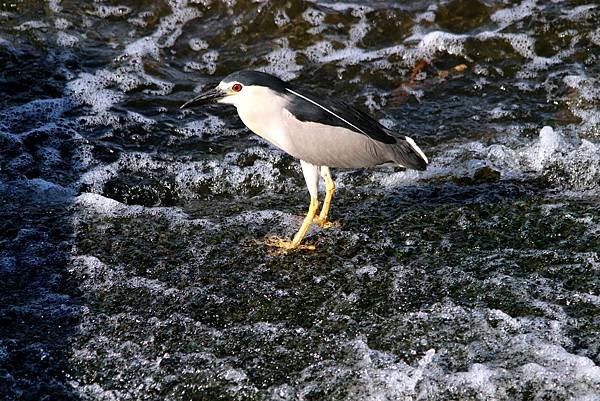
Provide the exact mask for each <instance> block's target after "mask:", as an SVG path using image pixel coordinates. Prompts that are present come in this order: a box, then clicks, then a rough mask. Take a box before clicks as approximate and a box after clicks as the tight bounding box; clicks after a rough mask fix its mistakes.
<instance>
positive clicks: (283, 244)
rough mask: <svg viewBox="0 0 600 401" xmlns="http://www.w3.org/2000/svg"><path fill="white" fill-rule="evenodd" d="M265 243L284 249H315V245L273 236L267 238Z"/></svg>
mask: <svg viewBox="0 0 600 401" xmlns="http://www.w3.org/2000/svg"><path fill="white" fill-rule="evenodd" d="M265 245H267V246H272V247H274V248H279V249H280V250H282V251H284V252H285V251H291V250H297V249H306V250H311V251H313V250H315V246H314V245H306V244H299V243H295V242H294V241H290V240H287V239H283V238H279V237H275V236H271V237H267V238H266V239H265Z"/></svg>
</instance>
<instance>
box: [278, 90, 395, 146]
mask: <svg viewBox="0 0 600 401" xmlns="http://www.w3.org/2000/svg"><path fill="white" fill-rule="evenodd" d="M287 89H289V90H292V91H293V92H296V93H298V94H300V95H302V96H304V97H306V98H308V99H310V100H312V101H313V102H316V103H318V104H319V105H320V106H322V107H319V106H317V105H316V104H314V103H312V102H311V101H309V100H306V99H304V98H302V97H300V96H297V95H296V94H294V93H293V92H289V91H288V92H289V95H290V96H288V98H289V99H290V103H289V105H288V107H289V111H290V113H292V114H293V115H294V117H296V118H297V119H298V120H300V121H312V122H316V123H321V124H326V125H333V126H336V127H343V128H347V129H349V130H352V131H354V132H358V133H360V134H363V135H366V136H368V137H370V138H372V139H374V140H376V141H379V142H383V143H386V144H393V143H396V138H395V137H394V136H392V135H390V134H389V131H388V130H387V128H385V127H384V126H383V125H381V124H380V123H379V122H378V121H376V120H375V119H373V118H372V117H371V116H369V115H368V114H367V113H365V112H363V111H360V110H358V109H356V108H354V107H352V106H350V105H349V104H346V103H344V102H342V101H340V100H322V99H319V98H318V97H316V96H314V95H311V94H309V93H307V92H306V91H304V90H302V89H299V88H295V87H290V86H288V88H287ZM317 99H319V100H317ZM357 128H358V130H357Z"/></svg>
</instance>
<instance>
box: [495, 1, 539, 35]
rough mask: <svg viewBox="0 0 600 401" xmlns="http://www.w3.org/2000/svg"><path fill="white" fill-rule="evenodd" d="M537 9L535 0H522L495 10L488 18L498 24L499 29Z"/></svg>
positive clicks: (529, 14)
mask: <svg viewBox="0 0 600 401" xmlns="http://www.w3.org/2000/svg"><path fill="white" fill-rule="evenodd" d="M536 9H537V4H536V0H524V1H522V2H521V3H519V4H518V5H516V6H514V7H507V8H501V9H499V10H496V11H495V12H494V13H493V14H492V15H491V16H490V19H491V20H492V21H494V22H496V23H498V24H499V25H500V29H502V28H504V27H506V26H508V25H510V24H512V23H514V22H517V21H521V20H523V19H524V18H527V17H529V16H531V15H532V14H533V12H534V11H535V10H536Z"/></svg>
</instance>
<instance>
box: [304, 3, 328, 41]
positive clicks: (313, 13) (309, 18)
mask: <svg viewBox="0 0 600 401" xmlns="http://www.w3.org/2000/svg"><path fill="white" fill-rule="evenodd" d="M302 18H304V20H305V21H306V22H308V23H309V24H311V25H312V26H313V27H312V28H310V29H309V30H308V33H310V34H311V35H316V34H318V33H321V32H322V31H323V30H324V29H326V28H327V26H326V24H325V23H324V21H325V13H324V12H323V11H320V10H316V9H314V8H312V7H308V8H307V9H306V10H304V11H303V12H302Z"/></svg>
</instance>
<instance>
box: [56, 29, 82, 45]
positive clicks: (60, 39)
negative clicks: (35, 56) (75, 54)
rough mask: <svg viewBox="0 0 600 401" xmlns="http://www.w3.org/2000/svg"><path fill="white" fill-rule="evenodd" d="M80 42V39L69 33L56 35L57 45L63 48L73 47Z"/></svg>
mask: <svg viewBox="0 0 600 401" xmlns="http://www.w3.org/2000/svg"><path fill="white" fill-rule="evenodd" d="M78 42H79V38H78V37H77V36H74V35H69V34H68V33H64V32H62V31H61V32H58V33H57V34H56V44H57V45H59V46H62V47H73V46H75V45H76V44H77V43H78Z"/></svg>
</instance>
